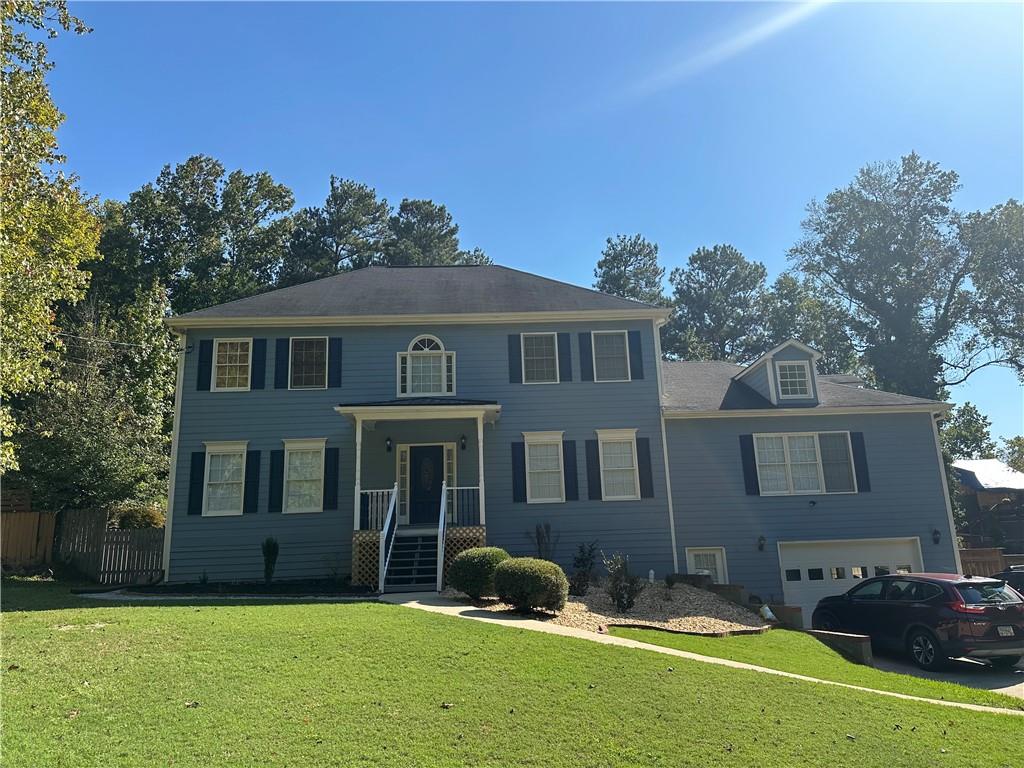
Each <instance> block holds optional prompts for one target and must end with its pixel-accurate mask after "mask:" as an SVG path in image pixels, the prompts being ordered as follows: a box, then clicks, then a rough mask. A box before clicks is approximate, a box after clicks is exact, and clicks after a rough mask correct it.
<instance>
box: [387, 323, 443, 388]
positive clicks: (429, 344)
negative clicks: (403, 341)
mask: <svg viewBox="0 0 1024 768" xmlns="http://www.w3.org/2000/svg"><path fill="white" fill-rule="evenodd" d="M453 394H455V353H454V352H446V351H445V349H444V344H443V343H442V342H441V340H440V339H439V338H437V337H436V336H431V335H429V334H426V335H423V336H417V337H416V338H415V339H413V340H412V341H411V342H409V347H408V349H407V350H406V351H405V352H399V353H398V395H399V397H427V396H430V395H453Z"/></svg>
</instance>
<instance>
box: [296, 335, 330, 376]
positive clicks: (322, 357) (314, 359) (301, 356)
mask: <svg viewBox="0 0 1024 768" xmlns="http://www.w3.org/2000/svg"><path fill="white" fill-rule="evenodd" d="M289 371H290V373H289V375H288V387H289V388H290V389H327V337H326V336H317V337H310V338H292V340H291V351H290V358H289Z"/></svg>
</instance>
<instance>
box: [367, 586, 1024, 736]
mask: <svg viewBox="0 0 1024 768" xmlns="http://www.w3.org/2000/svg"><path fill="white" fill-rule="evenodd" d="M380 600H381V602H384V603H391V604H392V605H401V606H405V607H407V608H418V609H419V610H421V611H430V612H431V613H441V614H444V615H446V616H457V617H459V618H463V619H473V620H475V621H484V622H487V623H489V624H504V625H505V626H509V627H516V628H518V629H528V630H531V631H533V632H545V633H547V634H549V635H561V636H563V637H575V638H579V639H582V640H589V641H591V642H593V643H602V644H604V645H618V646H621V647H624V648H638V649H640V650H644V651H654V652H655V653H662V654H665V655H667V656H677V657H679V658H683V659H689V660H690V661H699V662H703V663H705V664H717V665H718V666H721V667H732V668H733V669H746V670H749V671H752V672H762V673H764V674H767V675H776V676H778V677H788V678H790V679H793V680H803V681H805V682H808V683H820V684H821V685H832V686H835V687H837V688H849V689H851V690H854V691H863V692H865V693H874V694H877V695H879V696H889V697H891V698H894V699H905V700H907V701H920V702H924V703H925V704H937V705H939V706H943V707H953V708H956V709H969V710H972V711H975V712H991V713H996V714H1001V715H1012V716H1016V717H1024V710H1017V709H1002V708H1000V707H986V706H982V705H980V704H967V703H963V702H958V701H943V700H941V699H927V698H924V697H923V696H911V695H909V694H906V693H895V692H893V691H879V690H877V689H874V688H864V687H862V686H859V685H850V684H849V683H837V682H835V681H833V680H819V679H818V678H816V677H808V676H807V675H798V674H796V673H795V672H782V671H780V670H777V669H768V668H767V667H759V666H757V665H755V664H746V663H744V662H742V661H732V660H730V659H719V658H716V657H714V656H702V655H701V654H699V653H690V652H689V651H680V650H678V649H676V648H666V647H664V646H661V645H651V644H650V643H641V642H639V641H638V640H630V639H627V638H625V637H615V636H614V635H599V634H597V633H596V632H588V631H587V630H585V629H576V628H575V627H563V626H561V625H560V624H552V623H550V622H545V621H538V620H536V619H529V618H525V617H523V616H518V615H516V614H513V613H495V612H494V611H485V610H481V609H479V608H474V607H473V606H471V605H466V604H465V603H460V602H457V601H455V600H449V599H447V598H444V597H441V596H439V595H438V594H437V593H436V592H408V593H397V592H396V593H392V594H384V595H381V596H380Z"/></svg>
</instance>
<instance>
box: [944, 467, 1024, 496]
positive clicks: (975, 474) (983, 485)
mask: <svg viewBox="0 0 1024 768" xmlns="http://www.w3.org/2000/svg"><path fill="white" fill-rule="evenodd" d="M953 469H955V470H956V471H957V474H958V475H959V477H960V482H961V483H962V484H963V485H966V486H967V487H969V488H973V489H974V490H976V491H1024V472H1018V471H1017V470H1015V469H1014V468H1013V467H1011V466H1009V465H1007V464H1004V463H1003V462H1001V461H999V459H957V460H956V461H954V462H953Z"/></svg>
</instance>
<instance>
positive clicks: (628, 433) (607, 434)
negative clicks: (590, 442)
mask: <svg viewBox="0 0 1024 768" xmlns="http://www.w3.org/2000/svg"><path fill="white" fill-rule="evenodd" d="M594 432H595V433H597V461H598V465H599V466H600V469H601V501H637V500H639V498H640V462H639V461H638V459H637V455H636V430H635V429H595V430H594ZM627 440H628V441H629V442H630V443H631V444H632V446H633V489H634V491H635V495H633V496H609V495H608V494H607V492H606V491H605V488H604V450H603V449H602V445H601V444H602V443H604V442H606V441H607V442H625V441H627Z"/></svg>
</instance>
